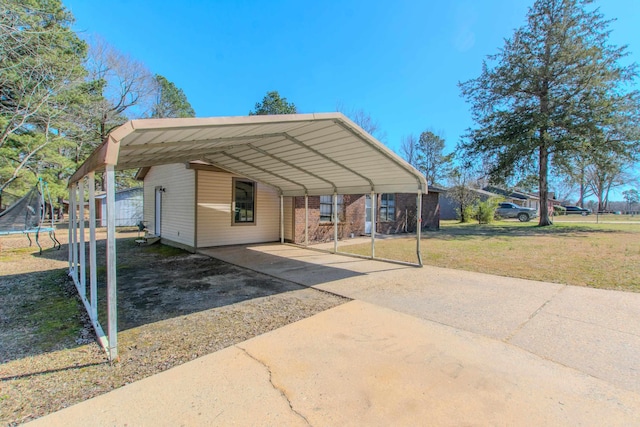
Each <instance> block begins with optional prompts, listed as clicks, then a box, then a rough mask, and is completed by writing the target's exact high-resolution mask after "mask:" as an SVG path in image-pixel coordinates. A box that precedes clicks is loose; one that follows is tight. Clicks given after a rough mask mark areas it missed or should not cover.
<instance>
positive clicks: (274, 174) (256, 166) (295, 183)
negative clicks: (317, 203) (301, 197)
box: [220, 153, 307, 194]
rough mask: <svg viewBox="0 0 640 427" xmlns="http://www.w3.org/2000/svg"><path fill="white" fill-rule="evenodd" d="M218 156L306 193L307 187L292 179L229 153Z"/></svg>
mask: <svg viewBox="0 0 640 427" xmlns="http://www.w3.org/2000/svg"><path fill="white" fill-rule="evenodd" d="M220 154H222V155H223V156H227V157H229V158H230V159H233V160H235V161H236V162H239V163H244V164H245V165H247V166H249V167H252V168H255V169H257V170H259V171H261V172H264V173H266V174H269V175H273V176H275V177H276V178H279V179H281V180H283V181H287V182H290V183H291V184H293V185H297V186H298V187H300V188H302V189H304V191H305V192H307V187H305V186H304V185H303V184H300V183H299V182H296V181H294V180H292V179H289V178H285V177H284V176H282V175H280V174H277V173H275V172H272V171H270V170H267V169H265V168H262V167H260V166H258V165H255V164H253V163H251V162H248V161H246V160H242V159H241V158H239V157H236V156H234V155H232V154H229V153H220ZM280 194H282V190H280Z"/></svg>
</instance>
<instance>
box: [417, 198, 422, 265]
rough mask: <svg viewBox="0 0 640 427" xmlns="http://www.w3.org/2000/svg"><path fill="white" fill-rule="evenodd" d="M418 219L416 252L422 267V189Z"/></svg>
mask: <svg viewBox="0 0 640 427" xmlns="http://www.w3.org/2000/svg"><path fill="white" fill-rule="evenodd" d="M417 209H418V219H417V227H416V253H417V255H418V264H419V265H420V266H421V267H422V253H421V252H420V234H421V232H422V191H418V206H417Z"/></svg>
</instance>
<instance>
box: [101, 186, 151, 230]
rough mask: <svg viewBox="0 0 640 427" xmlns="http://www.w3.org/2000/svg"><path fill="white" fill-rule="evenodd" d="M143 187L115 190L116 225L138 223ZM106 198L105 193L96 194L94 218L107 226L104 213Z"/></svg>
mask: <svg viewBox="0 0 640 427" xmlns="http://www.w3.org/2000/svg"><path fill="white" fill-rule="evenodd" d="M143 195H144V192H143V189H142V187H138V188H129V189H126V190H121V191H117V192H116V213H115V219H116V227H126V226H134V225H138V223H139V222H140V221H142V219H143V205H144V200H143ZM106 211H107V200H106V196H105V194H101V195H98V196H96V218H99V219H100V222H99V225H100V226H101V227H106V226H107V219H106V215H103V213H105V212H106Z"/></svg>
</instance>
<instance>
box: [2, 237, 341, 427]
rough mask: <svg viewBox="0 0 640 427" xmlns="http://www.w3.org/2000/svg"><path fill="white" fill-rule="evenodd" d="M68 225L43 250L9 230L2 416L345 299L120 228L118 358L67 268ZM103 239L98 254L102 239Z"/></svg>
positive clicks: (154, 368)
mask: <svg viewBox="0 0 640 427" xmlns="http://www.w3.org/2000/svg"><path fill="white" fill-rule="evenodd" d="M60 234H62V233H59V235H58V239H59V240H61V241H62V243H63V246H62V250H60V251H55V250H52V249H49V248H48V247H47V246H46V242H44V243H45V244H44V245H43V246H44V247H45V251H44V253H43V255H42V256H38V255H37V251H36V250H35V249H34V248H28V242H27V241H26V238H24V237H22V236H10V237H9V238H3V239H2V246H0V262H1V267H2V268H1V269H0V425H7V426H14V425H17V424H20V423H23V422H26V421H29V420H32V419H35V418H38V417H41V416H43V415H46V414H49V413H51V412H55V411H58V410H60V409H62V408H65V407H67V406H70V405H73V404H75V403H78V402H81V401H83V400H86V399H89V398H91V397H94V396H97V395H100V394H103V393H106V392H108V391H111V390H113V389H115V388H118V387H121V386H123V385H126V384H129V383H131V382H134V381H137V380H140V379H142V378H145V377H148V376H150V375H153V374H155V373H158V372H161V371H164V370H166V369H170V368H172V367H174V366H177V365H180V364H182V363H185V362H187V361H190V360H193V359H195V358H197V357H200V356H203V355H206V354H209V353H212V352H215V351H217V350H221V349H223V348H226V347H229V346H231V345H234V344H237V343H240V342H242V341H245V340H247V339H250V338H253V337H255V336H257V335H260V334H263V333H265V332H269V331H272V330H274V329H277V328H280V327H282V326H285V325H287V324H290V323H292V322H295V321H297V320H301V319H304V318H306V317H309V316H312V315H314V314H316V313H319V312H321V311H324V310H327V309H329V308H332V307H335V306H337V305H340V304H342V303H344V302H346V301H347V299H345V298H342V297H339V296H336V295H332V294H329V293H326V292H321V291H318V290H316V289H311V288H304V287H301V286H299V285H296V284H294V283H291V282H287V281H283V280H279V279H274V278H273V277H270V276H266V275H262V274H259V273H255V272H252V271H249V270H246V269H242V268H239V267H236V266H232V265H229V264H226V263H223V262H221V261H219V260H215V259H211V258H208V257H204V256H200V255H192V254H188V253H185V252H181V251H176V250H173V249H172V248H167V247H163V246H160V245H157V246H150V247H143V248H139V247H137V246H135V244H134V243H133V240H134V239H135V236H136V233H122V234H121V235H120V236H119V240H118V249H117V250H118V260H119V264H121V265H122V266H121V267H120V269H119V271H118V291H119V293H118V295H119V297H118V300H119V313H118V315H119V324H120V328H121V329H120V330H121V332H120V333H119V335H118V339H119V353H120V361H119V362H118V363H114V364H110V363H109V362H108V361H107V358H106V355H105V353H104V350H103V349H102V348H101V347H100V346H99V345H98V344H97V343H96V342H95V337H94V335H93V329H92V328H91V326H90V325H88V322H87V321H88V319H87V318H86V315H85V313H84V308H83V307H82V304H81V302H80V301H79V299H78V298H77V294H76V291H75V287H74V286H73V284H72V282H71V281H70V280H68V279H67V277H66V268H67V251H66V245H65V243H66V235H62V236H60ZM65 234H66V233H65ZM98 237H99V238H100V237H104V236H103V235H100V234H99V235H98ZM23 239H24V240H23ZM43 240H44V239H43ZM100 243H102V244H100ZM98 248H99V251H98V258H99V261H98V262H99V263H100V257H101V256H102V254H103V251H104V242H99V245H98ZM100 272H101V271H100V270H98V275H99V277H100ZM99 281H100V279H99ZM99 295H100V292H99ZM102 299H103V298H102ZM100 303H101V304H102V305H104V304H105V302H104V301H102V300H100Z"/></svg>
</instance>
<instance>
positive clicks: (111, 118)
mask: <svg viewBox="0 0 640 427" xmlns="http://www.w3.org/2000/svg"><path fill="white" fill-rule="evenodd" d="M89 45H90V47H89V56H88V60H87V63H86V67H87V69H88V70H89V78H90V80H93V81H98V82H101V83H102V85H103V86H102V95H103V97H104V99H102V100H101V102H100V103H98V104H97V105H95V111H93V112H92V115H93V116H94V117H95V118H98V123H99V126H98V129H97V135H96V136H97V140H98V142H102V140H103V139H104V138H105V137H106V136H107V135H108V134H109V132H110V131H112V130H113V129H114V128H116V127H117V126H119V125H121V124H122V123H123V122H124V121H126V120H127V119H135V118H143V117H148V116H149V115H150V111H151V108H152V105H153V101H154V97H155V94H156V91H157V85H156V83H155V80H154V76H153V74H152V73H151V72H150V71H149V69H148V68H147V67H146V66H145V65H144V64H143V63H142V62H140V61H138V60H135V59H133V58H132V57H131V56H130V55H128V54H125V53H122V52H120V51H118V50H117V49H116V48H115V47H113V46H111V45H110V44H109V43H107V42H106V41H105V40H104V39H102V38H100V37H98V36H94V37H92V38H91V39H90V40H89Z"/></svg>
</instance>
